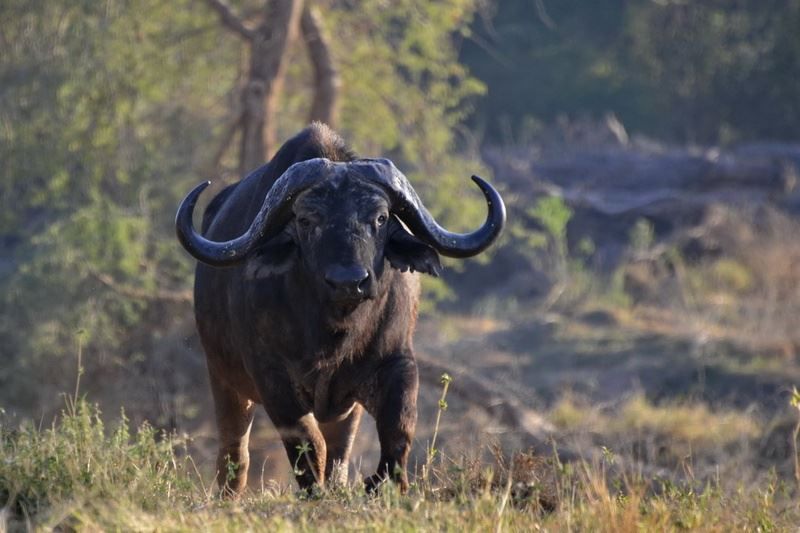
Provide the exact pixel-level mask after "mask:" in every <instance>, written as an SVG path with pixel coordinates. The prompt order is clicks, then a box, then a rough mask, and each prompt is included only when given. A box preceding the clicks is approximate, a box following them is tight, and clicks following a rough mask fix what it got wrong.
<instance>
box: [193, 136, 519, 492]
mask: <svg viewBox="0 0 800 533" xmlns="http://www.w3.org/2000/svg"><path fill="white" fill-rule="evenodd" d="M317 158H324V160H319V161H320V162H314V161H310V160H315V159H317ZM304 161H308V162H309V165H308V166H306V167H303V166H302V165H301V166H300V167H298V166H295V167H294V169H295V170H294V172H296V169H297V168H309V169H312V168H313V169H316V170H314V172H319V173H322V174H319V175H315V176H316V177H313V176H312V177H313V179H311V178H309V177H308V176H302V177H298V178H297V179H303V180H306V179H309V180H310V181H309V183H310V185H309V186H308V187H306V188H304V189H302V190H300V189H298V190H299V192H297V193H296V194H295V193H292V194H294V197H293V198H291V203H286V202H284V203H283V204H280V205H281V206H284V207H281V209H284V208H285V209H291V212H288V211H287V212H286V213H284V215H282V216H283V219H286V220H283V219H281V220H282V222H281V226H280V228H278V229H277V230H275V231H272V233H270V234H269V236H268V237H267V236H265V237H264V238H263V239H262V240H261V241H257V244H256V245H254V246H251V247H249V248H247V251H246V253H245V254H244V256H243V258H242V259H241V260H240V261H239V262H238V263H236V264H233V265H232V266H227V267H224V268H219V267H215V266H209V265H206V264H203V263H202V262H201V263H199V264H198V266H197V271H196V277H195V316H196V321H197V327H198V331H199V333H200V339H201V341H202V344H203V348H204V349H205V352H206V356H207V362H208V370H209V376H210V379H211V388H212V393H213V395H214V402H215V407H216V417H217V424H218V428H219V434H220V448H219V454H218V459H217V480H218V482H219V485H220V487H221V488H222V490H223V491H224V492H225V493H227V494H230V495H235V494H238V493H239V492H241V491H242V490H243V489H244V487H245V485H246V480H247V468H248V462H249V459H248V451H247V446H248V437H249V433H250V426H251V424H252V421H253V413H254V405H255V404H262V405H263V406H264V408H265V410H266V412H267V414H268V415H269V417H270V419H271V420H272V422H273V423H274V424H275V426H276V428H277V429H278V431H279V432H280V435H281V438H282V439H283V442H284V446H285V448H286V452H287V454H288V457H289V461H290V463H291V464H292V465H293V466H296V468H297V473H296V478H297V482H298V483H299V485H300V487H301V488H303V489H310V488H311V487H312V485H314V484H315V483H317V484H319V485H323V484H324V483H325V480H326V479H328V480H330V479H332V478H335V479H337V480H339V479H346V468H347V463H348V460H349V454H350V450H351V447H352V443H353V437H354V435H355V432H356V431H357V429H358V424H359V420H360V418H361V414H362V412H363V410H364V409H366V410H367V412H369V413H370V414H371V415H372V416H373V417H374V418H375V421H376V424H377V429H378V435H379V439H380V446H381V458H380V462H379V466H378V471H377V473H376V474H375V475H374V476H371V477H370V478H368V479H367V480H366V482H367V487H368V488H369V489H372V488H374V487H375V486H376V485H377V484H378V483H379V482H380V481H382V480H383V479H386V478H392V479H394V480H395V481H397V482H398V483H399V484H400V487H401V489H402V490H405V489H406V487H407V486H408V480H407V476H406V463H407V459H408V453H409V450H410V446H411V440H412V438H413V436H414V429H415V425H416V419H417V409H416V400H417V388H418V380H417V366H416V362H415V359H414V352H413V346H412V333H413V331H414V325H415V321H416V316H417V304H418V300H419V280H418V274H417V273H415V271H417V272H428V273H431V274H435V273H436V270H437V269H438V268H439V257H438V254H437V253H436V251H435V250H434V249H433V248H432V247H431V246H429V245H428V243H427V242H423V241H422V240H419V239H418V238H417V237H415V236H414V235H412V234H411V233H409V232H408V231H406V230H405V229H404V228H403V226H402V225H401V224H400V223H399V221H398V220H397V219H396V218H395V216H394V214H395V211H393V209H394V207H393V203H396V202H397V200H395V199H394V191H392V190H391V189H387V186H386V185H385V184H382V183H379V182H378V183H376V182H375V181H374V180H373V181H370V180H368V179H365V178H364V176H363V175H359V173H358V172H355V171H351V170H350V166H348V165H341V164H336V163H335V162H356V161H365V163H363V165H367V166H370V165H372V163H370V161H373V160H356V158H355V155H354V154H353V153H352V152H350V151H349V150H348V149H347V147H346V146H345V144H344V143H343V142H342V140H341V139H340V138H339V137H338V136H337V135H336V134H335V133H333V132H332V131H331V130H330V129H328V128H327V127H326V126H324V125H322V124H319V123H315V124H312V125H311V126H310V127H309V128H307V129H305V130H304V131H303V132H301V133H300V134H298V135H297V136H296V137H294V138H293V139H291V140H289V141H288V142H287V143H286V144H285V145H284V146H283V147H282V148H281V149H280V150H279V151H278V153H277V154H276V155H275V157H274V158H273V159H272V161H270V162H269V163H268V164H266V165H264V166H263V167H261V168H259V169H257V170H256V171H254V172H253V173H251V174H250V175H249V176H247V177H246V178H245V179H243V180H242V181H241V182H239V183H237V184H235V185H232V186H230V187H228V188H227V189H225V190H223V191H222V192H221V193H219V194H218V195H217V197H216V198H214V200H213V201H212V202H211V203H210V204H209V206H208V208H207V209H206V213H205V216H204V219H203V228H202V234H203V236H204V237H205V238H206V239H207V240H208V241H206V242H211V241H213V242H214V243H219V242H225V241H232V240H234V239H236V238H238V237H239V236H241V235H243V234H244V233H245V232H247V231H248V229H249V228H250V227H251V223H252V222H253V220H254V219H255V218H256V217H257V215H258V214H259V211H260V210H261V209H262V206H263V205H265V198H267V197H268V192H269V191H270V189H271V188H272V187H273V184H275V182H276V181H277V180H278V179H279V178H280V177H281V176H284V175H285V174H286V175H290V176H291V175H292V174H291V173H288V174H287V173H286V171H287V169H289V168H290V167H291V166H292V165H294V164H295V163H299V162H304ZM303 165H306V163H303ZM354 165H355V163H354ZM363 165H362V167H363ZM378 165H379V166H380V165H383V163H382V162H380V161H379V162H378ZM353 168H356V167H355V166H354V167H353ZM363 168H366V167H363ZM370 168H372V167H370ZM380 168H383V167H380ZM392 168H394V167H393V166H392ZM292 179H294V178H292ZM285 182H286V180H282V182H281V184H280V185H281V187H285V186H286V185H287V184H286V183H285ZM476 183H477V181H476ZM289 185H290V186H291V183H290V184H289ZM479 185H480V183H479ZM487 187H489V186H488V185H487ZM290 190H291V189H290ZM412 192H413V191H412ZM484 193H485V194H487V198H489V194H494V195H496V191H494V190H493V189H491V191H490V192H489V193H487V190H486V189H484ZM190 196H191V195H190ZM492 198H493V201H494V202H495V204H499V207H498V208H499V209H503V206H502V200H500V199H499V196H493V197H492ZM194 199H195V200H196V195H195V197H194ZM193 201H194V200H192V202H193ZM276 205H277V204H276ZM287 206H288V207H287ZM404 208H407V207H404ZM422 209H423V210H424V208H422ZM181 210H182V211H185V212H183V214H181V213H180V212H179V219H180V218H181V217H183V218H182V220H183V222H182V223H183V225H184V226H187V222H186V221H187V220H188V225H189V226H190V224H191V206H189V208H188V211H186V210H185V209H184V206H183V205H182V207H181ZM501 214H502V219H500V218H497V217H495V219H493V222H492V227H493V228H494V229H492V231H493V232H494V233H492V235H491V236H490V237H487V238H490V239H491V240H494V237H495V236H496V233H497V232H499V229H500V228H501V227H502V222H503V220H504V210H503V211H502V213H501ZM423 215H424V216H428V217H429V215H427V211H425V213H423ZM431 220H432V219H431ZM498 225H499V227H498ZM485 226H486V227H488V223H487V224H485ZM437 228H438V226H437ZM189 230H191V227H189ZM495 230H497V231H495ZM178 232H179V236H180V237H181V241H182V242H184V243H186V242H189V241H191V238H190V237H187V235H188V233H187V231H186V228H185V227H183V228H181V222H179V228H178ZM440 233H441V232H440ZM259 235H260V234H259ZM265 235H266V234H265ZM442 235H445V237H447V236H449V235H455V234H449V233H444V234H442ZM473 240H474V239H473ZM262 241H263V242H262ZM478 244H479V245H481V246H483V244H485V245H488V243H483V244H482V243H478ZM185 245H186V244H185ZM471 245H472V244H471ZM186 246H187V249H190V251H191V250H192V248H191V246H190V245H186ZM474 246H477V245H474ZM483 247H485V246H483ZM476 249H477V248H476ZM481 249H482V248H481ZM193 254H194V252H193ZM303 450H307V451H303Z"/></svg>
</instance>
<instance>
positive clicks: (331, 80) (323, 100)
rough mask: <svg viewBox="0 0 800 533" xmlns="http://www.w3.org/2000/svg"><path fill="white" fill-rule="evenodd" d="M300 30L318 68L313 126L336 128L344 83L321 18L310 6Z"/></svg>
mask: <svg viewBox="0 0 800 533" xmlns="http://www.w3.org/2000/svg"><path fill="white" fill-rule="evenodd" d="M300 27H301V29H302V31H303V38H304V40H305V42H306V48H307V50H308V57H309V59H310V61H311V65H312V66H313V68H314V102H313V103H312V105H311V112H310V113H309V117H308V119H309V122H311V121H314V120H318V121H320V122H324V123H326V124H327V125H329V126H330V127H332V128H336V127H337V126H338V121H339V90H340V89H341V86H342V80H341V76H340V75H339V70H338V69H337V68H336V63H335V62H334V60H333V55H332V54H331V47H330V44H329V42H328V40H327V39H326V38H325V35H324V34H323V32H322V24H321V21H320V16H319V14H318V13H317V12H316V10H314V9H312V8H311V7H310V6H308V5H306V6H305V8H304V9H303V16H302V18H301V20H300Z"/></svg>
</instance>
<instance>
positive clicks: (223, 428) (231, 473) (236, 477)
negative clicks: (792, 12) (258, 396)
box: [211, 375, 254, 498]
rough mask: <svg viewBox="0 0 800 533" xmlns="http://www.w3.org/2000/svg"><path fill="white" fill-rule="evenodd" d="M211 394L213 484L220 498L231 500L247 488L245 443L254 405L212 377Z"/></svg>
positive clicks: (246, 451) (247, 438)
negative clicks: (214, 451)
mask: <svg viewBox="0 0 800 533" xmlns="http://www.w3.org/2000/svg"><path fill="white" fill-rule="evenodd" d="M211 392H212V394H213V396H214V410H215V412H216V418H217V430H218V432H219V452H218V453H217V484H218V486H219V488H220V492H221V495H222V496H223V497H228V498H230V497H234V498H235V497H237V496H238V495H239V494H241V492H242V491H243V490H244V488H245V487H246V486H247V469H248V467H249V465H250V453H249V451H248V442H249V440H250V428H251V427H252V425H253V414H254V405H253V402H252V401H250V400H248V399H247V398H243V397H242V396H240V395H239V394H238V393H237V392H236V391H234V390H233V389H231V388H230V387H228V386H226V385H225V384H224V383H222V382H220V381H219V379H216V378H215V377H214V376H213V375H212V376H211Z"/></svg>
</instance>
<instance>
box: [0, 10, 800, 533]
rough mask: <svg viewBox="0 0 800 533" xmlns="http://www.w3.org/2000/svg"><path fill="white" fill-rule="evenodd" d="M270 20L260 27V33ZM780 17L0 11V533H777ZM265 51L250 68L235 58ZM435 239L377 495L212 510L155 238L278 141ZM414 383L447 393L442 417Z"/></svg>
mask: <svg viewBox="0 0 800 533" xmlns="http://www.w3.org/2000/svg"><path fill="white" fill-rule="evenodd" d="M287 6H289V7H287ZM798 23H800V2H798V1H796V0H770V1H768V2H764V1H761V2H757V1H754V0H753V1H751V0H747V1H742V2H733V3H731V2H718V1H712V2H679V1H640V2H623V1H616V0H608V1H603V2H590V3H587V2H574V1H559V2H555V1H548V0H536V1H508V2H493V1H490V0H446V1H443V2H424V1H421V0H403V1H399V2H388V1H387V2H384V1H372V0H346V1H333V0H318V1H311V0H306V1H305V2H297V0H295V2H275V1H272V0H236V1H233V0H231V1H230V2H222V1H219V0H192V1H190V0H177V1H174V2H169V3H164V2H155V1H151V0H108V1H106V2H94V1H89V0H77V1H72V2H51V1H40V0H33V1H23V0H6V1H4V2H2V3H0V49H2V51H3V52H2V54H0V456H1V457H0V530H2V529H3V528H6V527H7V528H10V529H12V530H16V529H26V528H28V529H30V528H33V529H49V528H64V529H88V530H98V529H100V530H105V529H122V530H143V529H148V530H156V529H158V530H196V529H214V530H217V529H220V530H239V529H259V530H270V531H272V530H280V529H284V530H302V531H305V530H309V531H310V530H314V531H316V530H318V529H323V530H325V529H328V530H339V529H342V528H345V527H347V528H357V529H368V530H376V531H384V530H387V531H388V530H392V531H394V530H397V529H401V530H429V529H441V530H463V529H468V530H481V531H482V530H488V529H494V530H500V529H507V530H512V531H513V530H519V531H532V530H548V531H561V530H584V531H596V530H607V531H633V530H647V531H650V530H681V529H690V530H695V529H698V530H710V531H730V530H758V531H773V530H792V529H793V528H795V527H796V525H797V524H798V523H800V506H798V503H797V502H798V501H800V465H799V464H798V461H800V459H799V458H798V450H797V447H798V433H799V432H800V430H799V429H798V428H800V425H798V424H800V411H798V409H799V408H800V407H799V403H800V397H798V394H797V392H796V390H795V389H793V387H794V386H795V385H800V355H798V346H800V333H798V332H800V327H798V326H800V324H798V319H797V317H798V316H800V313H798V311H800V247H799V246H798V244H797V242H796V235H797V232H798V230H800V222H799V221H798V217H799V216H800V208H799V207H798V206H800V198H799V197H798V196H797V194H798V193H797V179H798V176H799V175H800V170H798V169H800V145H798V144H796V143H797V140H798V137H800V126H799V124H800V120H799V119H800V107H798V101H800V86H798V80H800V34H799V33H798V32H797V31H796V28H797V27H798ZM265 43H266V44H265ZM312 119H320V120H325V121H326V122H329V123H331V124H332V125H334V126H335V127H336V129H337V130H339V131H340V132H341V133H342V135H343V136H344V137H345V138H346V139H347V140H348V141H349V142H350V143H351V144H352V146H353V148H354V149H355V150H356V151H357V152H359V153H360V154H361V155H364V156H368V157H371V156H387V157H390V158H392V159H393V160H394V161H395V162H396V164H397V165H398V167H399V168H401V169H402V170H403V171H404V172H405V173H406V174H407V175H408V176H409V177H410V178H411V179H412V180H413V181H414V183H415V187H417V190H418V191H419V193H420V195H421V196H422V197H423V198H424V199H425V202H426V205H428V206H429V207H430V208H431V209H432V211H433V212H434V214H435V216H437V218H439V219H441V220H443V221H444V222H445V223H446V224H447V225H448V226H450V227H455V228H460V229H466V228H468V227H472V226H474V225H475V221H476V220H481V219H482V217H483V206H482V200H481V199H480V198H477V197H476V196H477V195H476V194H474V193H473V192H471V191H472V187H471V186H470V184H469V180H468V177H469V175H470V174H473V173H474V174H481V175H483V176H485V177H487V178H489V179H491V180H492V181H493V183H496V184H498V185H499V187H500V188H501V189H502V191H503V193H504V197H505V198H506V199H507V203H508V207H509V214H510V216H509V228H508V231H507V232H506V234H505V236H504V237H503V239H502V241H501V242H500V244H499V246H497V247H496V248H495V249H494V250H493V251H492V252H491V254H490V255H488V256H483V257H480V258H478V259H476V260H474V261H470V262H468V263H466V264H464V265H458V264H456V263H455V262H454V263H452V264H448V265H446V266H447V267H448V268H447V269H446V272H445V275H444V276H443V277H442V278H438V279H426V280H425V284H424V294H425V303H424V307H423V314H422V317H421V320H420V325H419V333H418V336H417V349H418V351H419V352H420V367H421V374H422V385H421V398H420V410H421V412H420V422H419V433H418V438H417V441H416V443H415V450H414V459H413V460H412V466H413V468H412V470H413V475H412V488H411V490H410V491H409V494H408V495H400V494H398V493H397V492H396V490H395V489H394V488H393V487H392V486H386V487H384V490H383V492H382V493H381V494H380V495H379V496H377V497H374V498H370V497H367V496H365V495H364V494H363V491H362V490H361V484H360V482H359V481H358V479H360V476H361V473H362V472H369V471H371V466H372V464H373V462H374V461H375V460H376V459H377V457H374V456H375V455H376V454H375V442H374V441H375V438H374V434H373V433H372V430H371V428H370V426H371V424H370V423H369V422H365V423H364V427H362V431H361V436H360V437H359V440H358V441H357V443H356V454H355V455H356V456H357V457H358V459H357V461H356V463H355V464H353V465H351V483H350V484H349V485H348V486H346V487H338V488H336V489H332V490H329V491H327V492H326V493H324V494H316V495H313V496H312V497H311V498H307V497H304V496H301V495H299V494H296V493H295V486H294V485H293V483H291V482H290V481H289V480H290V477H291V471H292V469H293V468H297V467H298V465H289V464H288V463H287V462H286V460H285V459H284V458H283V451H282V449H281V444H280V441H279V439H278V438H277V435H276V434H275V432H274V430H273V429H272V428H271V426H270V424H269V423H268V421H267V420H266V419H265V417H262V418H261V419H259V420H257V421H256V428H255V430H254V436H253V444H252V445H251V446H252V453H253V458H254V459H253V464H254V466H253V468H254V469H255V470H256V471H251V474H250V478H251V485H250V488H249V490H248V492H247V494H246V495H245V496H244V497H243V498H242V499H241V500H240V501H238V502H228V501H220V500H219V499H218V498H217V497H216V492H215V487H214V486H213V484H212V481H211V480H212V479H213V472H212V469H213V453H214V449H215V448H214V447H215V433H214V427H213V417H212V416H211V402H210V400H209V398H208V396H209V393H208V385H207V382H206V376H205V364H204V360H203V355H202V351H201V349H200V347H199V345H198V342H197V339H196V335H195V332H194V325H193V320H192V313H191V284H192V269H193V264H192V262H191V261H190V260H189V258H188V256H186V255H185V254H184V253H183V252H182V251H181V249H180V247H179V246H178V245H177V242H176V241H175V238H174V232H173V229H172V221H173V216H174V210H175V207H176V205H177V204H178V202H179V201H180V199H181V197H182V195H183V194H184V193H185V192H186V191H188V190H189V189H190V188H191V187H192V186H193V185H195V184H196V183H197V182H199V181H201V180H205V179H213V180H214V182H215V183H214V187H216V188H217V190H218V189H219V188H220V187H221V186H222V185H223V184H227V183H230V182H233V181H236V180H237V179H239V178H240V177H241V175H242V174H243V173H245V172H247V171H248V170H250V169H252V167H253V166H255V165H257V164H259V163H260V162H261V161H263V160H265V159H266V158H268V157H269V156H270V154H271V153H272V151H274V150H275V149H276V147H277V145H279V144H280V142H282V141H283V140H284V139H286V138H288V137H289V136H291V135H292V134H294V133H296V132H297V131H298V130H299V129H300V128H302V127H303V125H305V124H306V123H307V122H308V121H309V120H312ZM443 372H447V373H448V374H450V375H451V376H452V380H451V381H449V382H448V384H447V385H446V386H445V390H444V391H443V390H442V384H441V383H440V378H441V376H442V374H443Z"/></svg>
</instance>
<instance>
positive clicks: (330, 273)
mask: <svg viewBox="0 0 800 533" xmlns="http://www.w3.org/2000/svg"><path fill="white" fill-rule="evenodd" d="M370 282H371V276H370V274H369V271H368V270H367V269H366V268H364V267H362V266H358V265H349V266H346V265H333V266H331V267H329V268H328V269H327V270H326V271H325V283H326V284H327V285H328V287H329V288H330V290H331V296H332V298H333V299H334V300H364V299H367V298H369V297H370V293H371V291H370V284H371V283H370Z"/></svg>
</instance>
